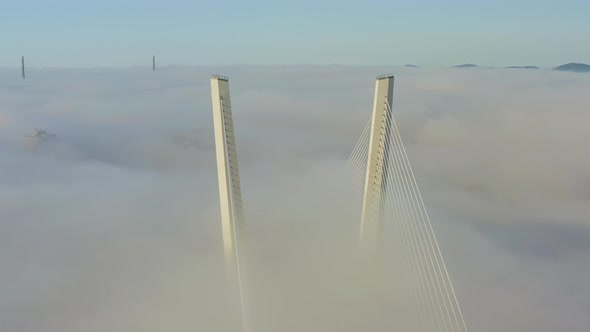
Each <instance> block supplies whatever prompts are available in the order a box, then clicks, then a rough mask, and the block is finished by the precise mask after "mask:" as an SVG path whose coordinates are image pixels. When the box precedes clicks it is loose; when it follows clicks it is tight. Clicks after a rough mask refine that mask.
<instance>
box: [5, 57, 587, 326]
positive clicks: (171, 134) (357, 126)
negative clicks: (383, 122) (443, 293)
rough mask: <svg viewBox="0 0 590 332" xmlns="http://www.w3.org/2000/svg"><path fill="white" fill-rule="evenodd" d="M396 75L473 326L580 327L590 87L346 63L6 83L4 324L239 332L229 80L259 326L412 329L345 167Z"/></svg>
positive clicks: (571, 81) (529, 77)
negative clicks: (382, 84) (225, 114)
mask: <svg viewBox="0 0 590 332" xmlns="http://www.w3.org/2000/svg"><path fill="white" fill-rule="evenodd" d="M390 71H393V72H394V74H396V79H395V94H394V107H393V108H394V112H395V116H396V120H397V124H398V126H399V127H400V131H401V134H402V137H403V139H404V142H405V144H406V148H407V150H408V154H409V158H410V162H411V163H412V166H413V167H414V171H415V173H416V176H417V180H418V184H419V185H420V188H421V190H422V195H423V197H424V199H425V203H426V207H427V209H429V212H430V215H431V219H432V221H433V224H434V228H435V231H436V232H437V235H438V238H439V243H440V245H441V249H442V251H443V255H444V257H445V260H446V262H447V265H448V268H449V273H450V275H451V279H452V280H453V283H454V286H455V289H456V292H457V296H458V299H459V302H460V304H461V306H462V309H463V314H464V316H465V319H466V321H467V324H468V326H469V328H470V330H472V331H490V332H491V331H531V332H533V331H535V332H539V331H547V332H549V331H587V330H588V329H589V328H590V317H589V315H588V312H590V286H588V282H587V280H590V260H589V259H588V257H589V255H590V219H589V217H588V216H590V203H589V202H590V189H589V188H590V171H589V170H590V154H589V153H588V142H590V130H588V123H590V111H589V110H588V105H589V99H588V98H589V97H588V91H590V76H588V75H584V74H570V73H559V72H553V71H549V70H535V71H524V70H523V71H515V70H501V69H495V70H492V69H444V70H425V69H413V68H368V67H365V68H354V67H338V66H334V67H327V66H326V67H315V66H299V67H298V66H291V67H225V68H206V67H168V68H161V69H159V70H158V71H157V72H151V71H149V68H145V69H143V68H132V69H117V70H115V69H92V70H90V69H89V70H67V69H60V70H40V69H36V70H35V69H31V70H29V71H28V72H27V75H28V76H27V79H26V80H22V79H20V77H19V71H18V70H8V69H4V70H1V71H0V129H1V130H0V330H3V331H49V332H53V331H55V332H58V331H59V332H62V331H72V332H73V331H170V330H187V331H188V330H195V331H227V330H232V329H234V328H235V326H236V325H235V324H236V323H237V321H238V320H239V316H238V315H237V314H236V312H235V310H234V309H232V307H231V305H230V304H231V300H228V298H230V297H231V296H230V295H231V294H232V292H233V291H232V290H231V289H230V288H229V287H227V284H226V279H225V271H224V262H223V253H222V244H221V225H220V217H219V203H218V200H219V196H218V190H217V175H216V166H215V154H214V142H213V128H212V126H213V120H212V115H211V101H210V86H209V75H210V74H211V73H219V74H225V75H228V76H230V88H231V95H232V105H233V112H234V120H235V124H234V126H235V131H236V137H237V146H238V156H239V161H240V172H241V180H242V194H243V199H244V204H245V218H246V228H247V236H248V241H249V244H250V248H251V249H250V251H249V252H248V255H249V257H250V260H249V261H248V266H247V268H248V272H249V280H248V286H249V287H248V299H249V314H250V317H251V324H252V328H253V329H252V331H351V332H352V331H362V330H366V331H386V330H387V331H390V330H391V329H392V328H393V326H396V325H395V324H398V325H397V326H396V327H399V328H405V329H406V330H411V328H410V327H407V326H404V324H405V323H404V321H403V319H402V321H400V319H398V318H397V317H402V318H403V317H404V315H405V316H407V315H411V314H412V313H410V312H407V311H408V310H407V308H408V306H407V303H404V302H403V301H401V300H400V299H398V298H396V297H395V293H396V292H395V289H396V288H397V287H404V285H397V284H395V281H394V280H381V279H379V278H378V276H367V274H366V273H364V271H363V269H361V268H360V266H361V265H359V264H357V263H358V262H357V261H356V258H355V257H356V256H355V255H354V251H355V249H356V239H357V234H356V232H357V231H358V224H359V218H360V204H361V202H360V200H359V199H358V197H357V196H355V194H354V192H353V189H352V183H351V180H352V179H351V178H350V177H351V175H350V174H349V173H348V172H347V171H346V169H345V166H344V164H345V161H346V159H347V158H348V154H349V153H350V151H351V150H352V148H353V147H354V144H355V142H356V140H357V138H358V136H359V135H360V133H361V131H362V129H363V127H364V125H365V124H366V122H367V120H368V119H369V117H370V113H371V107H372V102H373V100H372V98H373V89H374V77H375V76H376V75H378V74H381V73H383V72H390ZM36 128H39V129H43V130H46V131H47V132H48V133H51V134H55V135H56V137H55V138H53V139H51V138H48V139H47V140H35V139H34V138H30V137H25V136H26V135H29V134H31V133H32V132H33V131H34V130H35V129H36ZM395 268H396V267H395V266H390V267H386V269H387V270H388V271H390V272H391V271H394V272H395ZM391 273H393V272H391ZM376 280H377V281H376ZM400 312H404V315H400V314H399V313H400ZM400 325H401V326H400Z"/></svg>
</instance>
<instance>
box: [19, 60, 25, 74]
mask: <svg viewBox="0 0 590 332" xmlns="http://www.w3.org/2000/svg"><path fill="white" fill-rule="evenodd" d="M20 60H21V75H22V76H23V79H24V78H25V57H24V56H22V57H21V58H20Z"/></svg>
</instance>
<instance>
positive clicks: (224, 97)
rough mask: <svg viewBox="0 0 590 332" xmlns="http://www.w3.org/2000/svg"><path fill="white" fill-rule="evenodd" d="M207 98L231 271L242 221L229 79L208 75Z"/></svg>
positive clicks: (235, 256) (234, 270)
mask: <svg viewBox="0 0 590 332" xmlns="http://www.w3.org/2000/svg"><path fill="white" fill-rule="evenodd" d="M211 97H212V104H213V123H214V130H215V151H216V155H217V174H218V180H219V198H220V206H221V227H222V232H223V247H224V252H225V260H226V264H227V267H228V269H229V271H230V272H232V274H233V272H236V269H237V268H238V260H237V256H238V252H237V250H238V248H237V240H238V237H237V234H236V233H237V230H238V229H239V228H241V227H240V225H241V224H242V223H243V222H244V221H243V216H242V193H241V189H240V176H239V172H238V155H237V150H236V142H235V136H234V126H233V118H232V111H231V101H230V95H229V79H228V78H227V77H223V76H216V75H214V76H212V77H211Z"/></svg>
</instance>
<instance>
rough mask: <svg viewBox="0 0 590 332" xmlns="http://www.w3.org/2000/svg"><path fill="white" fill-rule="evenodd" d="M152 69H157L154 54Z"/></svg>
mask: <svg viewBox="0 0 590 332" xmlns="http://www.w3.org/2000/svg"><path fill="white" fill-rule="evenodd" d="M152 71H156V56H155V55H152Z"/></svg>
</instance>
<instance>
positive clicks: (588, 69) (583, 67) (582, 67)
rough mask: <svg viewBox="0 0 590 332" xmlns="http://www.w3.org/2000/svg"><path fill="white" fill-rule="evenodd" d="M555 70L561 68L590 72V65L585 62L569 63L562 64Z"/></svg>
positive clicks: (561, 69)
mask: <svg viewBox="0 0 590 332" xmlns="http://www.w3.org/2000/svg"><path fill="white" fill-rule="evenodd" d="M553 70H560V71H572V72H576V73H590V65H587V64H585V63H573V62H572V63H567V64H565V65H561V66H559V67H555V68H553Z"/></svg>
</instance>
